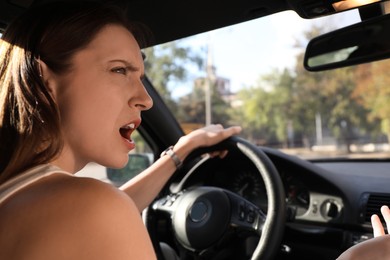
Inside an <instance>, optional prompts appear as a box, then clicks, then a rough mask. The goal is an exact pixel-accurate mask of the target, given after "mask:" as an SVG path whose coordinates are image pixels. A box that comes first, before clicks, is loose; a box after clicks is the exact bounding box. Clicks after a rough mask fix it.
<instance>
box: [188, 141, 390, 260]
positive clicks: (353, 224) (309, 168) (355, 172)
mask: <svg viewBox="0 0 390 260" xmlns="http://www.w3.org/2000/svg"><path fill="white" fill-rule="evenodd" d="M260 149H262V150H263V152H265V153H266V155H267V156H268V157H269V158H270V160H271V161H272V162H273V164H274V165H275V167H276V168H277V171H278V173H279V174H280V178H281V181H282V183H283V186H284V191H285V196H286V205H287V219H286V228H285V235H284V239H283V245H282V246H283V247H286V248H287V249H288V250H285V251H286V252H285V253H284V254H283V255H282V256H281V257H279V258H278V259H297V258H299V259H313V257H316V258H317V259H335V258H337V256H338V255H339V254H340V253H341V252H343V251H344V250H346V249H347V248H348V247H350V246H352V245H354V244H356V243H359V242H361V241H364V240H367V239H369V238H371V237H372V228H371V225H370V216H371V215H372V214H373V213H378V212H379V207H380V206H381V205H384V204H387V205H390V161H389V160H346V159H337V160H336V159H335V160H328V161H306V160H303V159H300V158H298V157H295V156H291V155H287V154H284V153H282V152H280V151H278V150H275V149H271V148H266V147H260ZM193 186H215V187H220V188H224V189H227V190H230V191H232V192H235V193H237V194H239V195H241V196H242V197H244V198H246V199H247V200H249V201H251V202H252V203H254V204H255V205H257V206H258V207H260V208H261V209H262V210H263V211H264V212H266V209H267V195H266V190H265V185H264V182H263V180H262V178H261V176H260V174H259V172H258V170H257V169H256V167H254V165H253V164H252V162H251V161H250V160H249V159H247V158H246V157H245V156H243V155H242V154H239V153H234V152H233V153H231V152H229V154H228V157H227V158H225V159H219V158H213V159H209V160H206V161H205V162H204V163H202V164H200V165H198V166H197V168H196V170H193V171H191V172H190V174H189V176H186V178H185V181H184V182H183V183H182V188H190V187H193ZM287 251H288V252H289V253H287ZM291 252H293V253H291Z"/></svg>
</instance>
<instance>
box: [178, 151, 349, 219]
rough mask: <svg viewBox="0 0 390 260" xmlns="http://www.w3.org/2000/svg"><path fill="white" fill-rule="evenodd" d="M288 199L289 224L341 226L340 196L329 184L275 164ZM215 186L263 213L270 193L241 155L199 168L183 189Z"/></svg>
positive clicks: (341, 207)
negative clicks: (230, 192)
mask: <svg viewBox="0 0 390 260" xmlns="http://www.w3.org/2000/svg"><path fill="white" fill-rule="evenodd" d="M273 159H274V164H275V166H276V167H277V169H278V172H279V174H280V178H281V180H282V183H283V186H284V191H285V195H286V204H287V210H288V221H290V222H293V221H298V220H300V221H314V222H323V223H326V222H330V221H331V222H335V223H337V222H341V217H342V212H343V209H344V204H343V200H342V198H341V196H340V193H339V192H337V191H336V188H335V187H334V186H333V185H331V184H330V183H326V182H325V181H324V180H323V179H321V178H319V177H316V176H315V175H313V174H312V175H310V176H309V175H308V174H309V173H308V172H307V170H304V169H303V168H299V167H298V165H292V164H291V162H290V163H288V161H284V162H276V163H275V160H276V161H277V158H273ZM278 159H279V160H280V159H281V158H278ZM193 186H214V187H219V188H223V189H227V190H229V191H232V192H234V193H236V194H238V195H240V196H242V197H244V198H245V199H247V200H249V201H251V202H252V203H254V204H255V205H257V206H258V207H259V208H261V209H262V210H263V211H264V212H266V210H267V193H266V190H265V185H264V182H263V180H262V178H261V175H260V174H259V172H258V170H257V169H256V168H255V167H254V165H253V164H252V162H251V161H249V160H248V159H247V158H246V157H244V156H242V155H240V154H238V153H237V154H233V155H231V156H230V157H229V158H226V159H224V160H223V161H222V159H219V158H214V159H210V160H209V161H207V162H205V163H203V164H202V165H200V166H198V169H197V170H196V171H195V172H193V173H192V174H191V176H189V177H188V179H187V180H186V183H185V185H184V188H189V187H193Z"/></svg>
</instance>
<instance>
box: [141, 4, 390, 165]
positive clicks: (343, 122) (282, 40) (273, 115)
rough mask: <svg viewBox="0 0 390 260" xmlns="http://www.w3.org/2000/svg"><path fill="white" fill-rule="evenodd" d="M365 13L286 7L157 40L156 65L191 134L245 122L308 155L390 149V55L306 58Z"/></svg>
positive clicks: (262, 136)
mask: <svg viewBox="0 0 390 260" xmlns="http://www.w3.org/2000/svg"><path fill="white" fill-rule="evenodd" d="M280 16H282V17H280ZM358 21H360V18H359V14H358V12H357V11H356V10H353V11H348V12H343V13H340V14H338V15H334V16H332V17H323V18H318V19H312V20H307V19H302V18H300V17H299V16H298V15H297V14H295V13H294V12H283V13H279V14H275V15H271V16H269V17H265V18H260V19H256V20H253V21H250V22H246V23H243V24H238V25H235V26H231V27H227V28H223V29H219V30H215V31H212V32H208V33H204V34H199V35H196V36H193V37H190V38H186V39H182V40H179V41H175V42H170V43H167V44H163V45H160V46H157V47H154V48H148V49H146V50H145V53H146V56H147V60H146V63H145V68H146V73H147V75H148V77H149V78H150V79H151V81H152V82H153V84H154V85H155V87H156V88H157V90H158V91H159V92H160V93H161V95H162V97H163V98H164V99H165V101H166V103H167V105H168V106H169V108H170V109H171V111H172V112H173V114H174V115H175V117H176V118H177V120H178V121H179V123H180V124H181V126H182V127H183V129H184V131H185V132H189V131H191V130H193V129H195V128H198V127H201V126H204V125H206V124H210V123H221V124H223V125H226V126H228V125H241V126H242V127H243V133H242V137H244V138H246V139H248V140H250V141H251V142H253V143H255V144H257V145H261V146H268V147H272V148H277V149H282V150H283V151H284V152H286V153H289V154H294V155H297V156H300V157H303V158H306V159H314V158H336V157H343V158H383V157H388V156H389V145H388V140H389V139H388V134H389V133H390V121H389V118H390V117H389V116H388V115H390V111H388V110H390V106H388V105H387V101H388V100H389V95H390V87H389V86H390V84H389V83H390V76H387V75H388V73H386V71H388V70H387V68H388V67H389V66H390V63H389V62H388V61H381V62H375V63H369V64H363V65H358V66H353V67H348V68H342V69H337V70H331V71H323V72H308V71H305V69H304V68H303V65H302V64H303V55H304V51H305V47H306V45H307V42H308V40H309V39H311V38H313V37H315V36H318V35H320V34H323V33H326V32H328V31H331V30H334V29H337V28H341V27H344V26H346V25H350V24H353V23H356V22H358Z"/></svg>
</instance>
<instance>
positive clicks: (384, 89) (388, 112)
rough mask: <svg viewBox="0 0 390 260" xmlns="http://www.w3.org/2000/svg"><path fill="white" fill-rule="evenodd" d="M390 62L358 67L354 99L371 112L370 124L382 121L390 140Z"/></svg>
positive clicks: (381, 125) (381, 123) (385, 61)
mask: <svg viewBox="0 0 390 260" xmlns="http://www.w3.org/2000/svg"><path fill="white" fill-rule="evenodd" d="M389 69H390V61H389V60H384V61H380V62H375V63H366V64H362V65H359V66H357V67H356V71H357V72H358V73H357V75H359V77H357V87H356V89H355V90H354V93H353V95H354V97H355V98H356V99H357V100H358V101H359V102H360V103H361V104H362V105H363V106H364V107H365V108H366V109H368V111H369V117H368V120H370V122H376V121H378V120H379V121H380V127H381V130H382V132H383V133H386V135H387V139H388V140H390V106H389V100H390V75H389V73H388V71H389Z"/></svg>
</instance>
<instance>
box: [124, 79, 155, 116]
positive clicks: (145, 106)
mask: <svg viewBox="0 0 390 260" xmlns="http://www.w3.org/2000/svg"><path fill="white" fill-rule="evenodd" d="M137 85H138V87H137V88H136V92H137V93H136V94H135V96H134V97H133V98H131V99H130V100H129V106H130V107H131V106H135V107H136V108H138V109H140V110H141V111H145V110H149V109H150V108H151V107H152V106H153V100H152V98H151V97H150V96H149V93H148V92H147V91H146V88H145V86H144V85H143V83H142V82H140V83H139V84H137Z"/></svg>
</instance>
